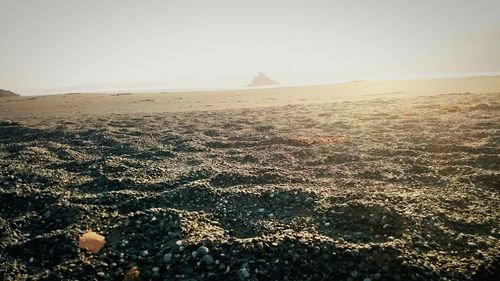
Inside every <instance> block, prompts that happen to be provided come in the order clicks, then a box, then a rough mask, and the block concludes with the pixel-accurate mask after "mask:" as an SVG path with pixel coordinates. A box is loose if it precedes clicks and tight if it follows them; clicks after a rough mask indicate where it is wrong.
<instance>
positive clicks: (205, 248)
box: [196, 246, 210, 257]
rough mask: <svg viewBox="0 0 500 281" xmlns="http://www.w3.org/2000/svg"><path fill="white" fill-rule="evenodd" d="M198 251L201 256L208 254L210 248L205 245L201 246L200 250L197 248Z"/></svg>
mask: <svg viewBox="0 0 500 281" xmlns="http://www.w3.org/2000/svg"><path fill="white" fill-rule="evenodd" d="M196 252H197V253H198V255H199V256H200V257H203V256H204V255H206V254H208V253H209V252H210V250H209V249H208V248H207V247H205V246H200V247H199V248H198V250H196Z"/></svg>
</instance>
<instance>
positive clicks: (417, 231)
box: [0, 77, 500, 280]
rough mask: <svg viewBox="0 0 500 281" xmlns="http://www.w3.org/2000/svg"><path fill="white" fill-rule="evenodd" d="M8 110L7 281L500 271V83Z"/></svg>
mask: <svg viewBox="0 0 500 281" xmlns="http://www.w3.org/2000/svg"><path fill="white" fill-rule="evenodd" d="M0 120H3V121H2V126H0V261H1V262H0V279H2V280H96V279H97V280H124V276H125V275H126V273H127V272H128V271H129V270H130V269H131V268H133V267H134V266H136V267H137V270H138V271H139V272H140V278H141V280H495V278H497V277H498V276H499V275H500V271H499V270H500V267H499V266H500V228H499V222H500V209H499V207H498V206H500V197H499V196H500V194H499V186H500V182H499V181H500V157H499V155H500V146H499V141H500V77H471V78H450V79H434V80H415V81H393V82H370V81H358V82H349V83H343V84H337V85H324V86H301V87H279V88H269V89H247V90H235V91H222V92H191V93H157V94H149V93H148V94H146V93H144V94H137V93H130V94H128V93H120V94H71V95H54V96H31V97H8V98H2V99H0ZM7 120H10V121H7ZM87 230H92V231H95V232H97V233H99V234H100V235H102V236H104V237H105V238H106V244H105V245H104V248H102V250H100V251H99V253H97V254H92V253H90V252H89V251H87V250H85V249H81V248H79V247H78V239H79V236H80V235H82V234H83V233H84V232H85V231H87ZM130 280H132V279H130ZM136 280H138V279H136Z"/></svg>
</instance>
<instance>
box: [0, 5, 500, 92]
mask: <svg viewBox="0 0 500 281" xmlns="http://www.w3.org/2000/svg"><path fill="white" fill-rule="evenodd" d="M499 15H500V1H499V0H475V1H474V0H470V1H467V0H429V1H425V0H419V1H404V0H387V1H384V0H377V1H374V0H367V1H348V0H346V1H333V0H329V1H314V0H304V1H293V0H287V1H272V0H267V1H257V0H253V1H237V0H226V1H222V0H220V1H216V0H211V1H207V0H200V1H191V0H179V1H167V0H164V1H155V0H147V1H146V0H140V1H139V0H136V1H127V0H116V1H105V0H95V1H91V0H85V1H81V0H44V1H40V0H33V1H27V0H0V40H1V43H0V88H2V89H10V90H14V91H18V92H20V93H40V92H43V91H41V90H43V89H61V88H64V87H69V88H71V89H72V90H82V91H84V90H89V89H94V88H95V89H100V90H105V89H113V88H116V89H126V88H130V89H133V88H152V87H167V88H195V87H235V86H241V85H245V84H247V83H248V82H249V81H250V80H251V78H252V77H253V76H254V75H255V74H256V73H258V72H264V73H266V74H268V75H269V76H270V77H271V78H272V79H274V80H277V81H279V82H281V83H284V84H315V83H329V82H336V81H348V80H355V79H399V78H413V77H432V76H445V75H446V76H447V75H461V74H470V73H484V72H497V71H500V16H499ZM69 88H68V89H69Z"/></svg>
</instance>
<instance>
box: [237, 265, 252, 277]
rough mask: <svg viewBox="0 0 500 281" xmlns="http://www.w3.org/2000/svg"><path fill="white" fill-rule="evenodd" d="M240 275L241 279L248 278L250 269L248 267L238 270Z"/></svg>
mask: <svg viewBox="0 0 500 281" xmlns="http://www.w3.org/2000/svg"><path fill="white" fill-rule="evenodd" d="M238 277H240V279H246V278H248V277H250V273H249V272H248V270H247V269H246V268H242V269H240V270H238Z"/></svg>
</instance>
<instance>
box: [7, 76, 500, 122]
mask: <svg viewBox="0 0 500 281" xmlns="http://www.w3.org/2000/svg"><path fill="white" fill-rule="evenodd" d="M498 92H500V76H479V77H467V78H446V79H427V80H407V81H380V82H372V81H356V82H349V83H342V84H333V85H322V86H297V87H277V88H268V89H241V90H234V91H213V92H186V93H152V94H151V93H119V94H66V95H53V96H31V97H18V98H2V99H0V118H18V117H23V116H43V115H45V116H59V115H68V114H69V115H72V114H109V113H141V112H144V113H148V112H149V113H154V112H182V111H197V110H221V109H233V108H234V109H236V108H256V107H269V106H282V105H288V104H311V103H325V102H338V101H345V100H360V99H376V98H382V97H384V96H393V95H398V96H401V97H403V96H418V95H435V94H448V93H498Z"/></svg>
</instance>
